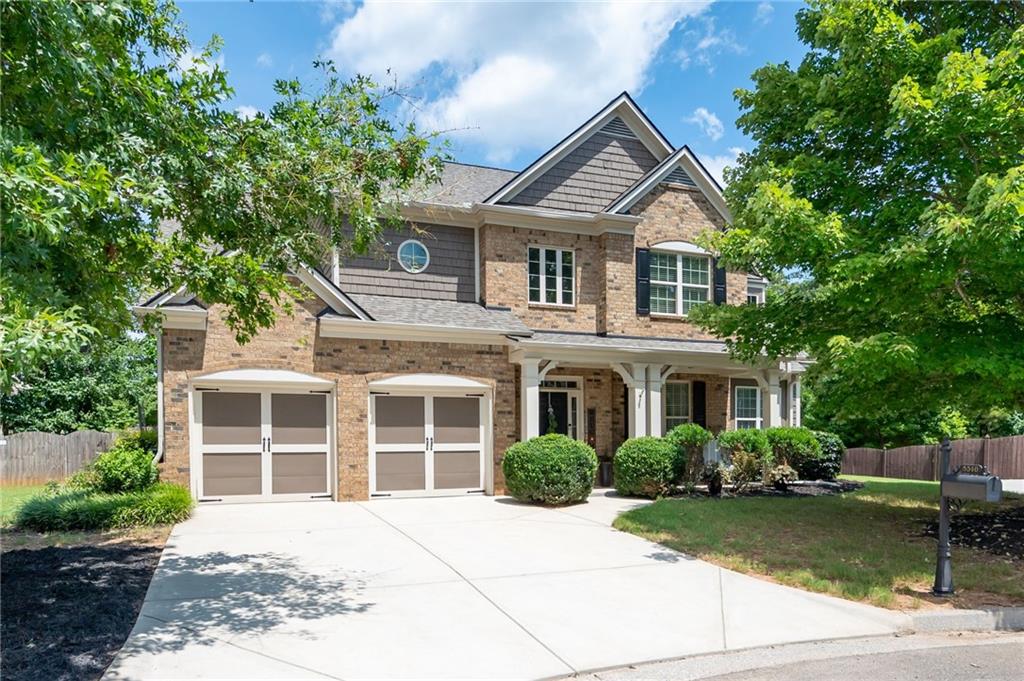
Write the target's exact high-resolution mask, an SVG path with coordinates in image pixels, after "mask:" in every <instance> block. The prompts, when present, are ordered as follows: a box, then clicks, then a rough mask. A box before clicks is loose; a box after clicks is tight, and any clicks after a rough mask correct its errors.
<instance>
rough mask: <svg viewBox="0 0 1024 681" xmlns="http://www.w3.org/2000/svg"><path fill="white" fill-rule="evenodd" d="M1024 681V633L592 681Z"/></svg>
mask: <svg viewBox="0 0 1024 681" xmlns="http://www.w3.org/2000/svg"><path fill="white" fill-rule="evenodd" d="M641 679H642V680H644V681H662V680H668V679H672V680H673V681H697V680H702V681H914V680H920V681H1021V679H1024V633H1016V634H1011V633H995V634H979V633H963V634H956V633H952V634H946V633H943V634H919V635H915V636H900V637H896V636H886V637H876V638H866V639H854V640H845V641H826V642H819V643H805V644H795V645H786V646H774V647H769V648H761V649H756V650H749V651H739V652H735V653H722V654H717V655H705V656H700V657H691V658H687V659H682V660H674V661H669V662H662V663H658V664H652V665H637V666H634V667H629V668H624V669H614V670H608V671H605V672H598V673H596V674H593V675H591V676H590V677H589V681H633V680H636V681H639V680H641Z"/></svg>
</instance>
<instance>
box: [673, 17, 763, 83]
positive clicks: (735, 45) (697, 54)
mask: <svg viewBox="0 0 1024 681" xmlns="http://www.w3.org/2000/svg"><path fill="white" fill-rule="evenodd" d="M701 24H702V28H703V30H702V31H701V30H696V29H694V30H689V31H687V32H686V33H684V34H683V39H682V42H683V46H682V47H680V48H679V49H678V50H677V51H676V61H678V62H679V66H680V67H681V68H683V69H688V68H690V66H692V65H693V64H694V63H697V64H698V65H700V66H703V67H704V68H705V69H707V72H708V73H714V72H715V63H716V60H717V58H718V57H720V56H722V55H723V54H745V53H746V52H747V48H746V47H744V46H743V45H742V44H740V42H739V41H738V40H737V39H736V34H735V33H734V32H733V30H732V29H729V28H723V29H722V30H718V29H717V28H716V27H715V19H714V17H707V18H705V19H703V20H702V21H701Z"/></svg>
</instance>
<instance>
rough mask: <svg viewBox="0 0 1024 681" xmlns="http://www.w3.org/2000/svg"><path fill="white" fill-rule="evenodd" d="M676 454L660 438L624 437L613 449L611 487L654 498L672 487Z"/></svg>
mask: <svg viewBox="0 0 1024 681" xmlns="http://www.w3.org/2000/svg"><path fill="white" fill-rule="evenodd" d="M679 463H680V457H679V455H678V454H677V451H676V448H675V447H674V446H672V444H671V443H670V442H668V441H667V440H664V439H662V438H660V437H636V438H633V439H632V440H626V441H625V442H623V443H622V446H620V447H619V449H618V450H617V451H616V452H615V458H614V460H613V466H614V471H615V489H616V491H618V493H619V494H624V495H626V496H640V497H650V498H652V499H653V498H655V497H659V496H663V495H665V494H667V493H668V492H669V491H671V490H672V486H673V485H674V484H675V482H676V480H677V479H678V477H679V474H680V467H679Z"/></svg>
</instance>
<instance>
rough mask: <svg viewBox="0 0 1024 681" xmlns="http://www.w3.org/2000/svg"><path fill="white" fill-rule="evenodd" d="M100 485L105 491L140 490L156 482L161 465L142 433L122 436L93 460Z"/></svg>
mask: <svg viewBox="0 0 1024 681" xmlns="http://www.w3.org/2000/svg"><path fill="white" fill-rule="evenodd" d="M92 471H93V473H94V475H95V480H96V485H97V487H98V488H99V490H100V491H101V492H108V493H110V494H116V493H118V492H136V491H139V490H143V489H146V488H147V487H149V486H150V485H152V484H153V483H155V482H156V478H157V468H156V464H155V463H154V462H153V455H152V454H151V453H150V452H147V451H146V450H145V449H144V448H143V446H142V444H141V442H140V438H139V436H138V434H137V433H136V434H129V435H124V436H122V437H120V438H118V440H117V442H115V443H114V446H113V447H111V448H110V449H109V450H108V451H106V452H104V453H102V454H100V455H99V457H98V458H97V459H96V461H95V462H93V464H92Z"/></svg>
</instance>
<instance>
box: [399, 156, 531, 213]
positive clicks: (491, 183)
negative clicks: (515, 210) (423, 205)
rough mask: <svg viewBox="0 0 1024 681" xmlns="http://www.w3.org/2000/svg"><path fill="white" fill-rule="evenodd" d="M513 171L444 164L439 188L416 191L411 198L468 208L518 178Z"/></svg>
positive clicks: (516, 172) (450, 163)
mask: <svg viewBox="0 0 1024 681" xmlns="http://www.w3.org/2000/svg"><path fill="white" fill-rule="evenodd" d="M518 174H519V172H518V171H516V170H503V169H501V168H488V167H486V166H474V165H468V164H465V163H455V162H453V161H448V162H445V164H444V168H443V170H442V171H441V182H440V184H435V185H431V186H429V187H426V188H424V189H423V190H421V191H417V192H416V193H415V195H414V197H413V198H415V199H416V200H419V201H426V202H429V203H439V204H444V205H449V206H469V205H472V204H474V203H477V202H480V201H483V200H484V199H486V198H487V197H488V196H490V195H491V194H493V193H494V192H496V191H498V189H499V188H501V187H502V186H503V185H504V184H505V183H506V182H508V181H509V180H511V179H512V178H513V177H515V176H516V175H518Z"/></svg>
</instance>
